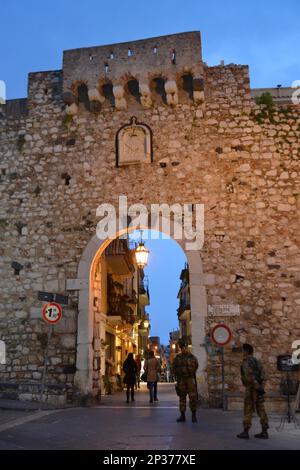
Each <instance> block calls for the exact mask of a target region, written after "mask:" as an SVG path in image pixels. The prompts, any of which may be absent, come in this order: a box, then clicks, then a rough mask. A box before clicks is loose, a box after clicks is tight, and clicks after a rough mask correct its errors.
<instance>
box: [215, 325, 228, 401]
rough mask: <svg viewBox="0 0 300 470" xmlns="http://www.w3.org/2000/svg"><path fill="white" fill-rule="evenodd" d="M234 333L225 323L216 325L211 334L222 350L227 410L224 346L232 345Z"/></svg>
mask: <svg viewBox="0 0 300 470" xmlns="http://www.w3.org/2000/svg"><path fill="white" fill-rule="evenodd" d="M231 337H232V333H231V330H230V328H229V327H228V326H227V325H224V323H218V324H217V325H215V326H214V327H213V329H212V332H211V339H212V341H213V342H214V343H215V344H216V345H217V346H219V347H220V348H221V364H222V408H223V410H225V370H224V346H226V345H227V344H228V343H230V341H231Z"/></svg>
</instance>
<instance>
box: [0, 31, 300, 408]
mask: <svg viewBox="0 0 300 470" xmlns="http://www.w3.org/2000/svg"><path fill="white" fill-rule="evenodd" d="M299 137H300V113H299V105H296V104H293V103H292V102H289V103H288V104H287V105H280V104H279V105H277V104H275V105H274V106H267V105H257V104H256V103H255V100H254V99H253V98H252V96H251V89H250V82H249V70H248V67H247V66H244V65H235V64H229V65H219V66H215V67H209V66H207V65H206V64H205V63H204V62H203V60H202V55H201V41H200V33H199V32H190V33H181V34H175V35H170V36H164V37H158V38H152V39H146V40H141V41H134V42H130V43H122V44H113V45H109V46H100V47H92V48H83V49H76V50H71V51H65V52H64V57H63V66H62V70H55V71H49V72H36V73H30V74H29V81H28V97H27V99H25V100H24V99H23V100H11V101H8V102H7V103H6V104H4V105H1V106H0V155H1V157H0V158H1V160H0V171H1V179H0V189H1V209H0V226H1V240H0V243H1V245H0V253H1V260H0V272H1V279H0V283H1V286H0V292H1V301H0V339H1V341H3V342H4V344H5V348H6V361H5V364H1V365H0V373H1V384H2V385H1V387H2V388H1V390H2V392H3V393H6V392H7V390H9V391H10V392H11V393H14V394H15V395H16V396H18V397H23V398H24V397H25V398H30V397H32V396H33V392H34V390H36V389H37V388H38V384H39V383H40V379H41V374H42V369H43V361H44V350H45V338H46V337H47V325H46V324H44V323H43V320H42V319H41V308H42V306H43V303H42V302H41V301H40V300H39V299H38V292H39V291H49V292H53V293H59V294H62V295H68V296H69V302H68V305H67V306H66V307H64V311H63V319H62V320H61V322H60V323H59V324H58V325H56V326H55V329H54V334H53V337H52V344H51V345H50V349H49V359H50V364H49V387H50V385H51V386H52V385H53V393H56V394H57V395H59V396H61V397H62V399H70V400H75V399H76V398H78V397H83V398H84V397H87V396H93V395H95V394H97V393H98V385H95V369H94V367H95V363H97V360H96V361H95V359H96V357H97V355H96V352H97V350H96V347H95V344H97V341H96V340H97V339H98V337H100V339H101V338H103V328H101V324H102V318H101V314H99V312H98V311H97V308H98V307H97V300H96V298H98V299H99V295H98V294H99V293H98V289H99V284H97V282H98V280H97V279H98V278H97V276H98V275H99V271H98V270H97V269H98V266H99V259H100V258H101V256H102V254H103V252H104V251H105V249H106V248H107V246H108V242H107V241H106V240H102V239H99V237H97V236H96V235H95V228H96V226H97V223H98V221H99V217H98V216H97V212H96V211H97V208H98V206H99V204H101V203H110V204H113V205H115V206H116V205H117V204H118V198H119V195H126V196H127V197H128V203H129V204H134V203H136V202H142V203H143V204H145V205H146V206H147V207H149V206H150V204H152V203H157V204H160V203H168V204H173V203H180V204H185V203H189V204H197V203H199V204H203V205H204V209H205V233H204V235H205V236H204V245H203V247H202V248H201V249H199V250H197V251H188V250H186V255H187V258H188V263H189V276H190V302H191V305H190V306H191V321H192V331H191V342H192V351H193V353H194V354H196V356H197V358H198V360H199V371H198V376H197V379H198V382H199V390H201V394H202V395H203V396H206V397H208V398H209V397H211V396H213V394H214V393H215V390H216V388H218V387H219V371H216V368H215V367H214V363H215V357H214V356H211V355H210V354H209V352H208V349H207V347H206V339H207V335H209V331H210V329H211V327H212V325H214V324H215V323H216V322H220V321H224V322H226V323H227V324H228V325H229V326H230V328H231V330H232V332H233V339H234V341H236V342H240V343H242V342H245V341H247V342H250V343H252V344H253V345H254V347H255V349H256V352H257V355H258V356H259V357H260V358H262V360H263V361H264V363H265V365H266V368H267V370H268V375H269V381H268V390H270V391H276V390H278V384H279V381H280V378H281V375H280V372H279V371H277V368H276V359H277V355H278V354H282V353H286V352H290V351H291V344H292V342H293V340H295V339H299V338H300V326H299V309H300V247H299V228H300V227H299V216H298V214H299V204H300V202H299V201H300V199H299V183H300V169H299V158H300V148H299ZM119 235H120V233H119V232H117V233H116V237H117V236H119ZM179 243H181V242H179ZM181 245H182V246H183V248H184V249H185V245H184V243H181ZM100 289H102V285H101V286H100ZM112 317H113V316H112ZM99 328H100V332H99ZM104 342H105V338H104ZM239 363H240V356H239V355H238V354H236V353H234V352H233V350H232V349H231V348H227V349H226V351H225V375H226V387H227V388H228V390H232V391H233V392H234V391H239V390H241V384H240V383H239V382H238V381H237V380H236V377H237V375H238V373H239ZM97 366H98V365H97ZM96 372H97V370H96ZM96 375H97V374H96ZM66 387H67V388H68V390H69V392H68V394H67V391H66Z"/></svg>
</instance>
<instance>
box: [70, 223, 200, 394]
mask: <svg viewBox="0 0 300 470" xmlns="http://www.w3.org/2000/svg"><path fill="white" fill-rule="evenodd" d="M161 220H162V218H161ZM160 226H161V227H163V226H164V225H160ZM139 228H143V229H148V227H146V226H145V227H141V226H139V227H130V229H128V230H123V231H120V232H118V233H116V234H115V237H114V238H117V237H119V236H120V235H122V234H123V233H125V232H127V231H129V232H131V231H134V230H136V229H139ZM172 238H173V237H172ZM173 239H174V238H173ZM111 241H112V239H105V240H104V239H99V238H98V237H97V235H94V236H93V237H92V239H91V240H90V241H89V243H88V244H87V246H86V248H85V249H84V251H83V253H82V257H81V260H80V262H79V266H78V273H77V279H76V280H74V281H75V286H74V287H75V288H77V289H78V290H79V302H78V326H77V358H76V368H77V371H76V374H75V386H76V388H77V390H78V392H79V393H80V395H84V396H88V395H91V394H92V391H93V337H94V331H93V328H94V318H93V296H92V288H91V286H92V273H93V268H94V266H95V263H96V262H97V260H98V259H99V257H100V256H101V255H102V253H103V252H104V250H105V248H106V247H107V246H108V245H109V244H110V242H111ZM175 241H176V242H177V243H178V244H179V245H180V246H181V248H182V249H183V251H184V252H185V254H186V257H187V260H188V264H189V275H190V302H191V318H192V348H193V354H195V356H196V357H197V359H198V361H199V369H198V371H197V382H198V391H199V394H201V396H202V397H203V398H204V399H205V398H207V396H208V387H207V380H206V367H207V353H206V349H205V323H206V316H207V298H206V287H205V285H206V283H207V282H206V281H207V275H204V273H203V267H202V260H201V255H200V251H199V250H194V251H188V250H186V249H185V247H184V246H185V240H175Z"/></svg>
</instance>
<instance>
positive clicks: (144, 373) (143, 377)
mask: <svg viewBox="0 0 300 470" xmlns="http://www.w3.org/2000/svg"><path fill="white" fill-rule="evenodd" d="M141 381H142V382H147V374H146V372H143V373H142V375H141Z"/></svg>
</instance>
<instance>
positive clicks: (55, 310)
mask: <svg viewBox="0 0 300 470" xmlns="http://www.w3.org/2000/svg"><path fill="white" fill-rule="evenodd" d="M42 313H43V318H44V320H45V321H46V322H47V323H51V324H52V325H53V324H55V323H58V322H59V320H60V319H61V317H62V308H61V306H60V305H59V304H57V303H56V302H49V303H48V304H46V305H44V308H43V312H42Z"/></svg>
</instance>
